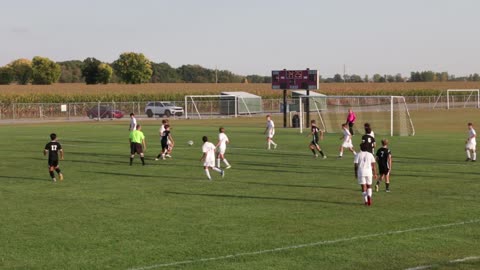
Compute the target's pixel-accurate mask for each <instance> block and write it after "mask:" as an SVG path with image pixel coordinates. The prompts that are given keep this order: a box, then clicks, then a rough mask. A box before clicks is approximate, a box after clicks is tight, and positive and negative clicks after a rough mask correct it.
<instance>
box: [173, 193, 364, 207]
mask: <svg viewBox="0 0 480 270" xmlns="http://www.w3.org/2000/svg"><path fill="white" fill-rule="evenodd" d="M165 193H166V194H172V195H187V196H206V197H219V198H232V199H253V200H274V201H293V202H312V203H329V204H338V205H359V204H358V203H353V202H335V201H325V200H313V199H297V198H281V197H259V196H246V195H231V194H204V193H185V192H173V191H166V192H165Z"/></svg>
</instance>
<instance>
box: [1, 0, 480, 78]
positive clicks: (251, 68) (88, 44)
mask: <svg viewBox="0 0 480 270" xmlns="http://www.w3.org/2000/svg"><path fill="white" fill-rule="evenodd" d="M2 2H3V3H2V4H1V8H0V66H3V65H5V64H7V63H9V62H10V61H12V60H14V59H17V58H30V59H31V58H32V57H33V56H35V55H40V56H45V57H49V58H51V59H53V60H55V61H65V60H72V59H77V60H83V59H85V58H86V57H95V58H97V59H100V60H102V61H105V62H112V61H114V60H115V59H117V58H118V56H119V54H120V53H122V52H127V51H133V52H142V53H144V54H145V55H146V56H147V57H148V58H149V59H150V60H152V61H154V62H167V63H169V64H170V65H172V66H174V67H178V66H180V65H183V64H199V65H202V66H204V67H207V68H215V67H218V68H219V69H227V70H230V71H233V72H234V73H237V74H242V75H247V74H260V75H269V74H270V71H271V70H272V69H283V68H287V69H304V68H307V67H308V68H311V69H314V68H316V69H319V70H320V73H321V74H322V75H323V77H326V76H333V74H335V73H343V65H344V64H345V65H346V71H347V73H349V74H360V75H364V74H369V75H372V74H374V73H380V74H395V73H402V74H403V75H404V76H407V75H409V73H410V71H413V70H418V71H422V70H434V71H439V72H440V71H448V72H450V73H451V74H456V75H467V74H470V73H474V72H477V73H480V16H479V15H480V1H478V0H396V1H393V0H329V1H324V0H289V1H286V0H241V1H231V0H169V1H165V0H83V1H73V0H15V1H7V0H5V1H2Z"/></svg>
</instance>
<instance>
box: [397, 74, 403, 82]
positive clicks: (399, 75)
mask: <svg viewBox="0 0 480 270" xmlns="http://www.w3.org/2000/svg"><path fill="white" fill-rule="evenodd" d="M395 82H404V80H403V77H402V74H400V73H397V74H396V75H395Z"/></svg>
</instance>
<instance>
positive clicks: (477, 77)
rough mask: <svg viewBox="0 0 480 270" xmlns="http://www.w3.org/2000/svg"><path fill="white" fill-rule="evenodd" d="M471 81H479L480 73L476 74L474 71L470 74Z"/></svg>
mask: <svg viewBox="0 0 480 270" xmlns="http://www.w3.org/2000/svg"><path fill="white" fill-rule="evenodd" d="M472 81H474V82H478V81H480V75H478V73H474V74H473V76H472Z"/></svg>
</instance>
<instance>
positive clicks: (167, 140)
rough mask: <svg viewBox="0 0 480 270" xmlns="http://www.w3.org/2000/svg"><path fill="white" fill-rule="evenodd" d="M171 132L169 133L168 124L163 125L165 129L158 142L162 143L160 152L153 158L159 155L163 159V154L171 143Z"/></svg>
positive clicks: (168, 149)
mask: <svg viewBox="0 0 480 270" xmlns="http://www.w3.org/2000/svg"><path fill="white" fill-rule="evenodd" d="M173 143H174V142H173V138H172V134H171V133H170V125H165V130H164V131H163V134H162V137H161V139H160V144H161V145H162V152H160V154H158V156H157V158H156V159H155V160H158V159H159V158H160V157H162V159H165V156H166V155H167V154H168V153H169V151H170V144H173Z"/></svg>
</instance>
